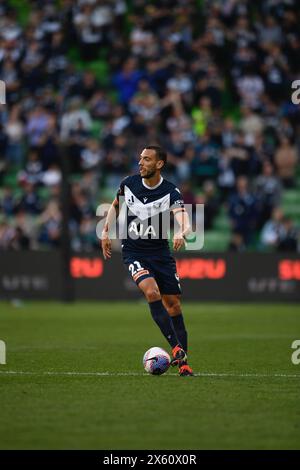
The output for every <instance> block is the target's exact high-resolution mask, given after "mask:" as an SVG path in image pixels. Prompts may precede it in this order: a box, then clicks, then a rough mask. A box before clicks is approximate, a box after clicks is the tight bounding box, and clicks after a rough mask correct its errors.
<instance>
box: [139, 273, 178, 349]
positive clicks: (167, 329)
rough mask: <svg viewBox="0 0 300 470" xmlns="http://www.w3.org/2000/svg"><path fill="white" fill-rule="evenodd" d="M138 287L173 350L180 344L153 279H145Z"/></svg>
mask: <svg viewBox="0 0 300 470" xmlns="http://www.w3.org/2000/svg"><path fill="white" fill-rule="evenodd" d="M138 286H139V288H140V289H141V291H142V292H143V294H144V296H145V298H146V300H147V302H148V304H149V308H150V312H151V315H152V318H153V320H154V321H155V323H156V324H157V325H158V327H159V328H160V330H161V332H162V334H163V335H164V337H165V338H166V340H167V341H168V343H169V344H170V346H171V347H172V348H173V349H174V348H175V347H176V346H178V345H179V343H180V342H179V340H178V338H177V335H176V332H175V330H174V327H173V323H172V320H171V317H170V316H169V314H168V312H167V311H166V309H165V307H164V305H163V303H162V299H161V294H160V292H159V288H158V285H157V283H156V281H155V279H154V277H146V278H144V279H142V280H141V281H140V282H139V283H138ZM180 347H181V346H180Z"/></svg>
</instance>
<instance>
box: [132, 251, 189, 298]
mask: <svg viewBox="0 0 300 470" xmlns="http://www.w3.org/2000/svg"><path fill="white" fill-rule="evenodd" d="M123 262H124V264H125V266H127V268H128V271H129V273H130V275H131V277H132V279H133V281H134V282H135V283H136V285H139V283H140V282H141V281H143V280H144V279H147V278H148V277H153V278H154V279H155V280H156V282H157V285H158V287H159V290H160V293H161V294H165V295H178V294H181V287H180V282H179V277H178V274H177V272H176V262H175V260H174V258H173V257H172V256H171V255H169V254H166V255H151V256H150V255H144V254H134V253H126V254H125V253H123Z"/></svg>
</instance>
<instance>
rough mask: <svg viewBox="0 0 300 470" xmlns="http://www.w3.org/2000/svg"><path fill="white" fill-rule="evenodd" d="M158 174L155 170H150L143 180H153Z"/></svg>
mask: <svg viewBox="0 0 300 470" xmlns="http://www.w3.org/2000/svg"><path fill="white" fill-rule="evenodd" d="M155 174H156V170H155V169H153V170H148V171H147V173H146V174H145V175H144V176H143V179H145V180H147V179H149V178H152V177H153V176H155Z"/></svg>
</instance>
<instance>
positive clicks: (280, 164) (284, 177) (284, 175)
mask: <svg viewBox="0 0 300 470" xmlns="http://www.w3.org/2000/svg"><path fill="white" fill-rule="evenodd" d="M274 162H275V165H276V168H277V172H278V176H279V178H280V179H281V181H282V183H283V185H284V187H285V188H292V187H293V186H294V185H295V171H296V165H297V163H298V155H297V150H296V148H295V147H294V146H293V145H292V144H291V141H290V139H289V138H288V137H286V136H285V135H282V136H281V137H280V143H279V147H278V149H277V150H276V152H275V155H274Z"/></svg>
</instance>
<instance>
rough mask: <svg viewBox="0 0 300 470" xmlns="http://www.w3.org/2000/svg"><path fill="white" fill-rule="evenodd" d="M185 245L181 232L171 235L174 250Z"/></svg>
mask: <svg viewBox="0 0 300 470" xmlns="http://www.w3.org/2000/svg"><path fill="white" fill-rule="evenodd" d="M183 246H185V240H184V238H183V235H182V234H181V233H176V234H175V235H174V237H173V249H174V251H179V250H180V248H182V247H183Z"/></svg>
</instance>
